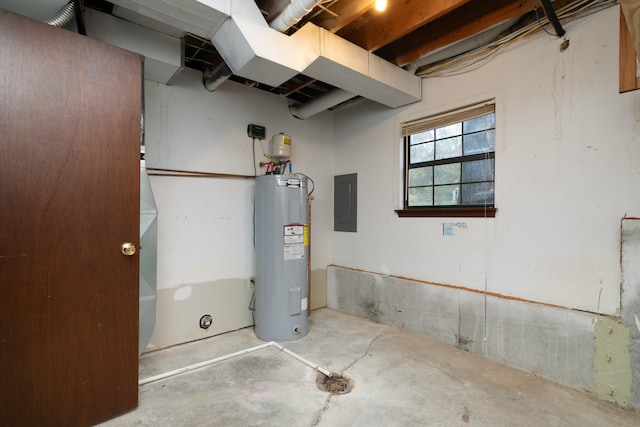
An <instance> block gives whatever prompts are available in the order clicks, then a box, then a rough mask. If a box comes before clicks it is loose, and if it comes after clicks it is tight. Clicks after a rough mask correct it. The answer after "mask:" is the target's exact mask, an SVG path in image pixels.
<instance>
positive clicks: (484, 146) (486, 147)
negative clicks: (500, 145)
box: [464, 129, 496, 156]
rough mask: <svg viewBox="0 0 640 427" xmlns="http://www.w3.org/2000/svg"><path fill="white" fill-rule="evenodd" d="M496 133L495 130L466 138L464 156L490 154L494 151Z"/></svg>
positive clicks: (473, 134) (466, 136)
mask: <svg viewBox="0 0 640 427" xmlns="http://www.w3.org/2000/svg"><path fill="white" fill-rule="evenodd" d="M495 139H496V131H495V130H494V129H490V130H486V131H483V132H477V133H472V134H469V135H465V136H464V155H465V156H468V155H470V154H478V153H489V152H491V151H494V150H495V148H494V145H495V144H494V141H495Z"/></svg>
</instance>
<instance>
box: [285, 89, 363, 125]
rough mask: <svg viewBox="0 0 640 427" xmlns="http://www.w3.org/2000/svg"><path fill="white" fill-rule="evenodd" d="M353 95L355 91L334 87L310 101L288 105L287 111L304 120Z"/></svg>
mask: <svg viewBox="0 0 640 427" xmlns="http://www.w3.org/2000/svg"><path fill="white" fill-rule="evenodd" d="M355 96H356V94H355V93H352V92H349V91H346V90H343V89H334V90H331V91H329V92H327V93H325V94H323V95H320V96H318V97H317V98H314V99H313V100H312V101H309V102H306V103H304V104H299V105H291V106H289V112H290V113H291V114H292V115H293V117H295V118H297V119H302V120H304V119H308V118H309V117H311V116H313V115H315V114H318V113H320V112H322V111H324V110H327V109H329V108H331V107H334V106H336V105H338V104H340V103H342V102H345V101H348V100H350V99H351V98H353V97H355Z"/></svg>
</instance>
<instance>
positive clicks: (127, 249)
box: [120, 242, 136, 256]
mask: <svg viewBox="0 0 640 427" xmlns="http://www.w3.org/2000/svg"><path fill="white" fill-rule="evenodd" d="M120 250H121V251H122V255H126V256H131V255H133V254H135V253H136V247H135V245H134V244H133V243H131V242H127V243H123V244H122V246H121V247H120Z"/></svg>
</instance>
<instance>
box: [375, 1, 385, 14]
mask: <svg viewBox="0 0 640 427" xmlns="http://www.w3.org/2000/svg"><path fill="white" fill-rule="evenodd" d="M386 8H387V0H376V10H377V11H378V12H382V11H383V10H385V9H386Z"/></svg>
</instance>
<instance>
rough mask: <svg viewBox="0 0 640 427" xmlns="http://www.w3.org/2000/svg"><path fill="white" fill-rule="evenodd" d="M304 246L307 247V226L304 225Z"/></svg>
mask: <svg viewBox="0 0 640 427" xmlns="http://www.w3.org/2000/svg"><path fill="white" fill-rule="evenodd" d="M304 245H305V246H309V224H305V225H304Z"/></svg>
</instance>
